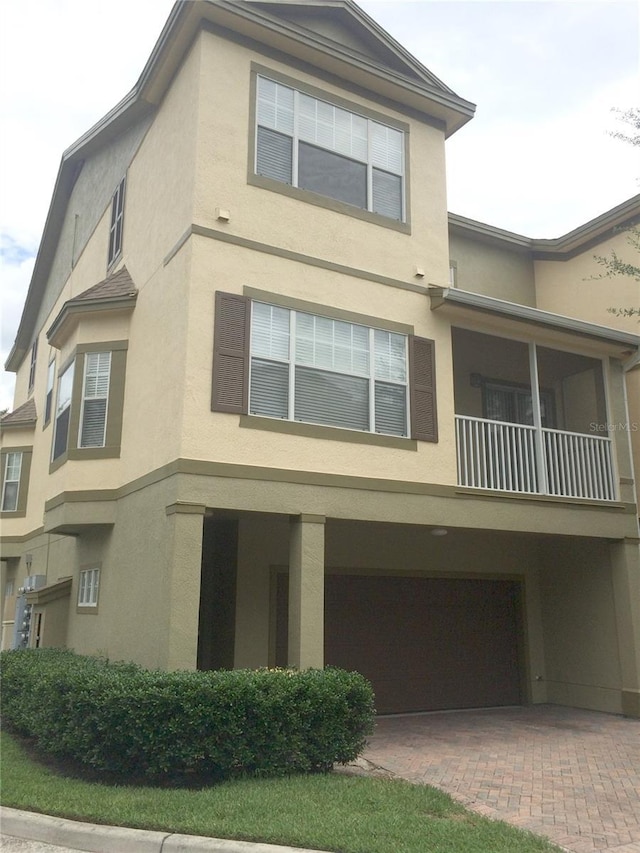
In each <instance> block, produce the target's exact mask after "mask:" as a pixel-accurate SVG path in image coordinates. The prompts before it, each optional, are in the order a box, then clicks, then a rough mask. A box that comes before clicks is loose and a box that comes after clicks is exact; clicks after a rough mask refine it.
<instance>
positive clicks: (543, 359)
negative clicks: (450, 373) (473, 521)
mask: <svg viewBox="0 0 640 853" xmlns="http://www.w3.org/2000/svg"><path fill="white" fill-rule="evenodd" d="M453 356H454V381H455V401H456V447H457V458H458V483H459V485H461V486H469V487H472V488H480V489H491V490H497V491H507V492H519V493H525V494H548V495H556V496H561V497H576V498H587V499H591V500H614V499H615V497H616V490H615V481H614V474H613V458H612V446H611V439H610V438H609V437H608V436H607V435H606V431H605V430H606V426H605V425H606V422H607V418H606V405H605V393H604V381H603V375H602V363H601V362H600V361H598V360H597V359H593V358H589V357H586V356H582V355H576V354H574V353H568V352H563V351H560V350H553V349H549V348H546V347H537V346H535V344H525V343H522V342H519V341H512V340H506V339H502V338H496V337H494V336H491V335H484V334H481V333H479V332H471V331H468V330H463V329H454V330H453Z"/></svg>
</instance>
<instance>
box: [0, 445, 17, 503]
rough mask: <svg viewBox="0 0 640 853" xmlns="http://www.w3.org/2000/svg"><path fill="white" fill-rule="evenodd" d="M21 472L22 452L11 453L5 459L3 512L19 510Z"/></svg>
mask: <svg viewBox="0 0 640 853" xmlns="http://www.w3.org/2000/svg"><path fill="white" fill-rule="evenodd" d="M21 472H22V453H21V452H20V451H9V452H8V453H7V454H6V455H5V457H4V471H3V477H2V512H15V511H16V510H17V509H18V494H19V490H20V475H21Z"/></svg>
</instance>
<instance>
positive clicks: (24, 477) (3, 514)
mask: <svg viewBox="0 0 640 853" xmlns="http://www.w3.org/2000/svg"><path fill="white" fill-rule="evenodd" d="M10 453H20V454H21V460H20V478H19V480H18V481H17V482H18V494H17V498H16V508H15V509H6V510H5V509H2V506H3V504H4V497H5V477H6V473H7V457H8V455H9V454H10ZM32 454H33V447H32V446H30V445H29V446H20V447H3V448H2V451H0V478H1V480H2V482H1V484H0V496H1V500H0V518H24V516H25V515H26V514H27V497H28V493H29V475H30V472H31V457H32ZM12 482H15V481H12Z"/></svg>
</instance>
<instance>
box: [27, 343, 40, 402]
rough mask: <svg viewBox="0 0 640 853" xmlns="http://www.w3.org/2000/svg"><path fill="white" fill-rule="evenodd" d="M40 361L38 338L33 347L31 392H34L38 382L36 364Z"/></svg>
mask: <svg viewBox="0 0 640 853" xmlns="http://www.w3.org/2000/svg"><path fill="white" fill-rule="evenodd" d="M37 361H38V339H37V338H36V339H35V341H34V342H33V346H32V347H31V363H30V365H29V391H32V390H33V386H34V385H35V381H36V364H37Z"/></svg>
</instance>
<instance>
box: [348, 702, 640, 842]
mask: <svg viewBox="0 0 640 853" xmlns="http://www.w3.org/2000/svg"><path fill="white" fill-rule="evenodd" d="M364 758H365V759H367V760H368V761H370V762H372V763H373V764H375V765H376V766H378V767H380V768H384V769H385V770H387V771H390V772H391V773H393V774H395V775H396V776H400V777H402V778H404V779H408V780H410V781H411V782H422V783H426V784H429V785H435V786H436V787H438V788H441V789H442V790H444V791H446V792H447V793H449V794H451V795H452V796H453V797H455V799H457V800H459V801H460V802H462V803H464V805H466V806H467V807H468V808H471V809H473V810H474V811H477V812H480V813H481V814H484V815H487V816H489V817H493V818H498V819H500V820H504V821H507V822H508V823H512V824H514V825H516V826H519V827H521V828H523V829H528V830H530V831H531V832H535V833H537V834H539V835H545V836H547V837H548V838H550V839H551V840H552V841H553V842H554V843H556V844H558V845H560V846H562V847H564V848H566V849H567V850H570V851H572V853H600V851H607V853H640V720H632V719H627V718H624V717H618V716H615V715H613V714H601V713H597V712H593V711H583V710H579V709H575V708H563V707H558V706H553V705H534V706H530V707H525V708H499V709H490V710H482V711H462V712H448V713H444V712H443V713H432V714H418V715H407V716H397V717H380V718H378V721H377V724H376V730H375V732H374V734H373V736H372V737H371V738H370V741H369V745H368V747H367V749H366V751H365V753H364Z"/></svg>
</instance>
